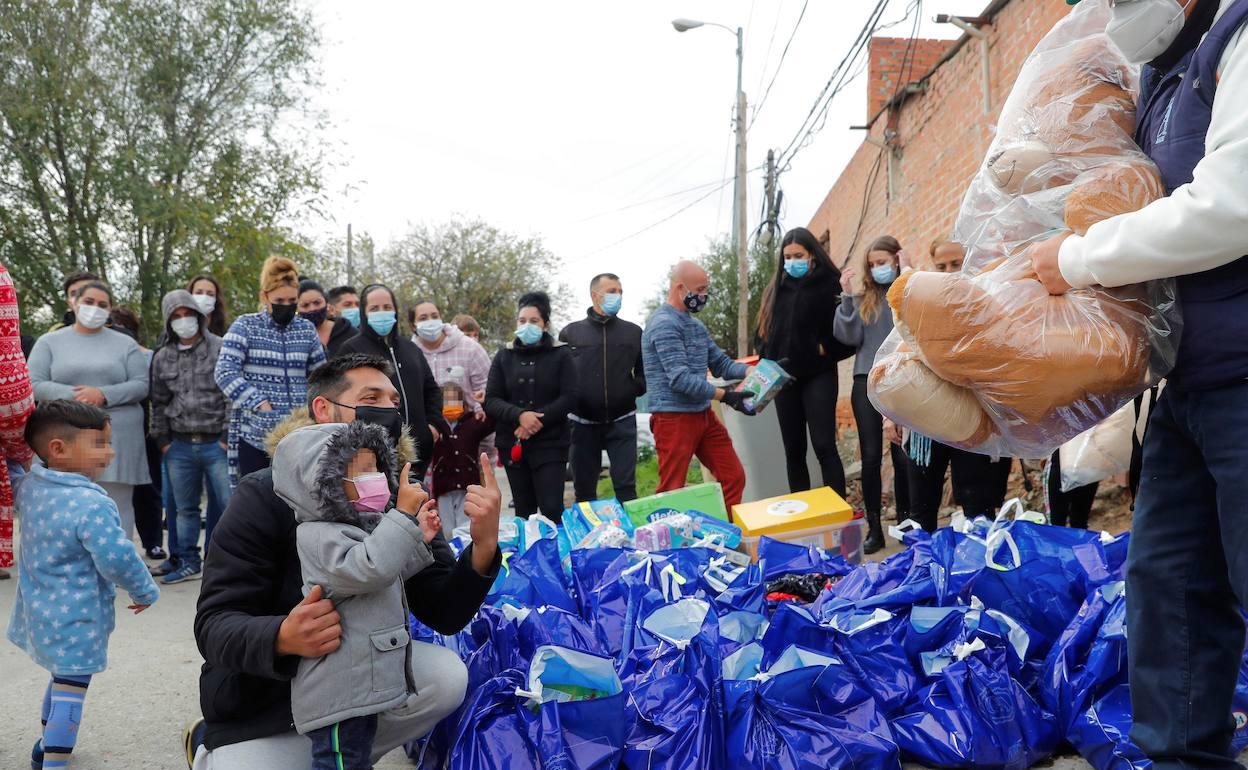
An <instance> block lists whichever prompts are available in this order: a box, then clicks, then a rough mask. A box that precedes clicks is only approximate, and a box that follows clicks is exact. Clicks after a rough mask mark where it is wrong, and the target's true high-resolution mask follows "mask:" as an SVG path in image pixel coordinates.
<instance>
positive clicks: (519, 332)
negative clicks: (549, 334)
mask: <svg viewBox="0 0 1248 770" xmlns="http://www.w3.org/2000/svg"><path fill="white" fill-rule="evenodd" d="M541 338H542V327H540V326H538V325H537V324H520V325H519V326H517V327H516V339H518V340H520V342H522V343H524V344H525V345H533V344H535V343H536V342H537V341H538V340H540V339H541Z"/></svg>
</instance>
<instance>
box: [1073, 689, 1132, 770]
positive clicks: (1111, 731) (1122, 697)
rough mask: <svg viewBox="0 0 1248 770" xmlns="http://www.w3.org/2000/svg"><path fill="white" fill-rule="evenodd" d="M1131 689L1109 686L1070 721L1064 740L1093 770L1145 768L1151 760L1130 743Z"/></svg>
mask: <svg viewBox="0 0 1248 770" xmlns="http://www.w3.org/2000/svg"><path fill="white" fill-rule="evenodd" d="M1130 732H1131V690H1130V688H1129V687H1128V686H1127V685H1126V683H1123V684H1119V685H1117V686H1115V687H1112V688H1110V690H1109V691H1108V692H1106V693H1105V694H1104V695H1103V696H1101V698H1100V700H1098V701H1096V702H1095V703H1093V704H1092V705H1091V706H1089V707H1088V708H1087V709H1086V710H1085V711H1084V712H1083V713H1082V714H1080V715H1079V716H1078V717H1076V718H1075V719H1074V720H1073V723H1072V724H1071V726H1070V729H1069V730H1068V731H1067V733H1066V740H1067V741H1069V742H1070V745H1072V746H1074V747H1075V749H1076V750H1077V751H1078V752H1079V754H1080V755H1081V756H1082V757H1083V758H1084V759H1085V760H1087V762H1088V764H1090V765H1092V767H1093V768H1095V770H1146V768H1149V767H1152V765H1153V763H1152V760H1150V759H1149V758H1148V757H1146V756H1144V752H1142V751H1140V749H1139V747H1137V746H1136V745H1135V744H1134V743H1132V742H1131V738H1130Z"/></svg>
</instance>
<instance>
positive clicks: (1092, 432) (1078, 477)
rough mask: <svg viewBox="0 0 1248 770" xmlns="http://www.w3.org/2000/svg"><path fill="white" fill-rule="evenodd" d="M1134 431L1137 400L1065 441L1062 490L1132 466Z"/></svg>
mask: <svg viewBox="0 0 1248 770" xmlns="http://www.w3.org/2000/svg"><path fill="white" fill-rule="evenodd" d="M1134 433H1135V404H1134V403H1131V404H1127V405H1126V406H1124V407H1123V408H1121V409H1119V410H1118V411H1116V412H1114V413H1113V414H1111V415H1110V416H1109V419H1108V420H1105V421H1104V422H1102V423H1100V424H1099V425H1095V426H1093V427H1091V428H1089V429H1088V430H1085V431H1084V432H1083V433H1080V434H1079V435H1078V436H1075V437H1074V438H1072V439H1071V440H1070V441H1067V442H1066V443H1065V444H1062V448H1061V451H1060V452H1059V454H1058V456H1059V457H1060V458H1061V466H1062V467H1061V469H1060V472H1059V474H1058V477H1059V479H1060V486H1061V491H1063V492H1069V491H1071V490H1073V489H1078V488H1079V487H1082V486H1087V485H1088V484H1095V483H1096V482H1098V481H1104V480H1105V479H1107V478H1110V477H1111V476H1116V475H1118V474H1120V473H1126V472H1127V471H1128V470H1130V468H1131V436H1132V434H1134Z"/></svg>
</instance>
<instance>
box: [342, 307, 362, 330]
mask: <svg viewBox="0 0 1248 770" xmlns="http://www.w3.org/2000/svg"><path fill="white" fill-rule="evenodd" d="M338 315H340V316H342V317H343V318H345V319H347V323H349V324H351V325H352V326H354V327H355V328H357V329H358V328H360V309H359V308H358V307H344V308H343V309H342V310H339V311H338Z"/></svg>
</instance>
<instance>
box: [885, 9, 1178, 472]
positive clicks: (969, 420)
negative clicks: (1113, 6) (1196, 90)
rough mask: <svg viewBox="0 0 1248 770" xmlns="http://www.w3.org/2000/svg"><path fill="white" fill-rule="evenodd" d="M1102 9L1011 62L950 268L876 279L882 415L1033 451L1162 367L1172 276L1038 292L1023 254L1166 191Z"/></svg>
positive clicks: (1076, 16) (1129, 74) (983, 445)
mask: <svg viewBox="0 0 1248 770" xmlns="http://www.w3.org/2000/svg"><path fill="white" fill-rule="evenodd" d="M1108 19H1109V9H1108V2H1107V0H1096V1H1095V2H1094V1H1093V0H1085V2H1082V3H1080V4H1079V5H1078V6H1077V7H1076V8H1075V9H1074V10H1073V11H1072V12H1071V13H1070V14H1068V15H1067V16H1066V17H1065V18H1064V19H1063V20H1062V21H1060V22H1059V23H1058V24H1057V25H1056V26H1055V27H1054V28H1053V29H1052V30H1051V31H1050V32H1049V33H1048V35H1046V36H1045V37H1044V38H1043V39H1042V40H1041V41H1040V43H1039V45H1038V46H1037V47H1036V49H1035V50H1034V51H1033V52H1032V53H1031V55H1030V57H1029V58H1028V59H1027V61H1026V62H1025V63H1024V65H1023V68H1022V70H1021V71H1020V73H1019V76H1018V79H1017V81H1016V82H1015V85H1014V88H1013V89H1012V91H1011V93H1010V96H1009V98H1008V100H1007V101H1006V103H1005V105H1004V106H1003V108H1002V112H1001V116H1000V118H999V120H998V124H997V133H996V138H995V139H994V141H993V143H992V145H991V147H990V148H989V150H988V153H987V156H986V157H985V159H984V162H983V164H982V165H981V167H980V170H979V172H978V173H977V174H976V176H975V177H974V178H973V179H972V181H971V185H970V187H969V189H968V190H967V192H966V195H965V197H964V198H963V201H962V206H961V209H960V211H959V215H958V219H957V222H956V225H955V227H954V232H953V240H955V241H957V242H959V243H961V244H962V245H963V246H964V247H965V248H966V259H965V261H964V263H963V272H961V273H931V272H913V271H912V272H907V273H906V274H904V275H902V276H901V277H900V278H899V279H898V280H897V281H895V282H894V283H893V285H892V287H891V288H890V289H889V292H888V301H889V305H890V306H891V308H892V310H893V317H894V322H895V325H896V328H895V330H894V331H893V334H892V335H891V336H890V337H889V338H888V339H887V340H886V341H885V343H884V344H883V345H882V346H881V347H880V350H879V352H878V353H877V355H876V359H875V366H874V368H873V370H872V372H871V376H870V378H869V394H870V397H871V401H872V403H874V404H875V405H876V407H877V408H878V409H880V411H881V412H882V413H884V414H885V415H887V416H888V417H890V418H891V419H893V420H894V421H896V422H898V423H900V424H902V425H905V426H907V427H909V428H911V429H913V430H916V431H918V432H920V433H922V434H924V435H927V436H930V437H931V438H933V439H935V440H937V441H940V442H942V443H945V444H949V445H952V446H957V447H961V448H963V449H969V450H972V451H975V452H980V453H982V454H988V455H994V456H1011V457H1023V458H1031V459H1041V458H1045V457H1048V456H1049V455H1051V454H1052V452H1053V450H1054V449H1056V448H1057V447H1059V446H1061V445H1062V444H1063V443H1065V442H1066V441H1068V440H1069V439H1071V438H1073V437H1074V436H1076V435H1078V434H1080V433H1082V432H1083V431H1085V430H1087V429H1088V428H1091V427H1092V426H1094V425H1096V424H1097V423H1099V422H1101V421H1102V420H1104V419H1105V418H1107V417H1109V416H1110V415H1111V414H1113V413H1114V412H1116V411H1117V410H1118V409H1119V408H1121V407H1122V405H1123V404H1125V403H1126V402H1127V401H1129V400H1131V399H1132V398H1133V397H1134V396H1135V395H1136V394H1138V393H1139V392H1141V391H1142V390H1144V389H1145V388H1147V387H1148V386H1149V385H1151V384H1153V383H1155V382H1156V381H1157V380H1158V379H1159V378H1160V377H1161V376H1162V375H1164V373H1165V372H1166V371H1168V369H1169V367H1170V366H1171V365H1172V364H1173V361H1174V350H1175V347H1176V344H1177V336H1176V335H1177V316H1176V314H1175V303H1174V291H1173V284H1172V282H1169V281H1158V282H1151V283H1149V284H1141V285H1136V286H1127V287H1122V288H1118V289H1109V290H1107V289H1103V288H1099V287H1098V288H1095V289H1080V290H1074V291H1070V292H1067V293H1066V294H1063V295H1061V296H1052V295H1050V294H1049V293H1048V292H1047V291H1046V290H1045V288H1044V286H1043V285H1042V284H1041V283H1040V282H1039V281H1038V280H1037V279H1036V277H1035V274H1034V272H1033V271H1032V269H1031V264H1030V261H1029V259H1028V258H1027V257H1026V255H1025V251H1026V248H1027V246H1028V245H1030V244H1031V243H1034V242H1036V241H1039V240H1044V239H1046V238H1050V237H1052V236H1054V235H1056V234H1058V233H1059V232H1061V231H1064V230H1071V231H1074V232H1075V233H1078V234H1083V233H1085V232H1087V229H1088V228H1089V227H1090V226H1091V225H1093V224H1095V223H1096V222H1099V221H1101V220H1104V219H1107V218H1109V217H1112V216H1115V215H1117V214H1122V213H1127V212H1131V211H1136V210H1138V209H1140V208H1143V207H1144V206H1146V205H1148V204H1149V203H1150V202H1152V201H1154V200H1156V199H1158V198H1160V197H1162V196H1163V195H1164V188H1163V186H1162V183H1161V179H1160V175H1159V174H1158V172H1157V169H1156V167H1155V166H1154V165H1153V163H1152V162H1151V161H1150V160H1149V159H1148V157H1147V156H1145V155H1144V153H1143V152H1141V151H1140V149H1139V147H1138V146H1137V145H1136V144H1135V142H1134V140H1133V138H1132V135H1133V131H1134V128H1135V104H1134V99H1133V97H1132V92H1133V90H1134V89H1135V87H1136V78H1137V73H1136V71H1135V70H1134V69H1133V68H1132V67H1131V66H1130V65H1128V64H1127V62H1126V61H1125V60H1124V59H1123V58H1122V55H1121V54H1120V53H1119V52H1118V50H1117V49H1116V48H1115V47H1114V46H1113V45H1112V44H1111V43H1110V42H1109V40H1108V38H1107V37H1106V36H1105V34H1104V30H1105V25H1106V23H1107V21H1108ZM950 386H952V387H950ZM968 396H969V397H970V398H973V399H974V400H975V402H976V404H977V405H978V407H979V409H978V411H976V410H974V409H971V408H970V406H969V404H968V402H967V397H968ZM985 418H986V420H987V424H985V422H984V420H985Z"/></svg>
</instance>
